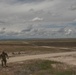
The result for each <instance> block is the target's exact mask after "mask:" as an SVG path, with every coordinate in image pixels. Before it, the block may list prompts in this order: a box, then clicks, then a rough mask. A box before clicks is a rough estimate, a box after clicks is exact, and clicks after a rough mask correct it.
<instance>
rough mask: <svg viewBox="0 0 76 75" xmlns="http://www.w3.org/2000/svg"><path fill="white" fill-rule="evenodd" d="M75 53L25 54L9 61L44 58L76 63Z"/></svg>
mask: <svg viewBox="0 0 76 75" xmlns="http://www.w3.org/2000/svg"><path fill="white" fill-rule="evenodd" d="M73 55H76V51H75V52H74V51H73V52H63V53H50V54H39V55H25V56H18V57H11V58H9V59H8V63H14V62H19V61H25V60H32V59H44V60H54V61H60V62H64V63H67V64H72V65H76V59H75V58H74V57H73Z"/></svg>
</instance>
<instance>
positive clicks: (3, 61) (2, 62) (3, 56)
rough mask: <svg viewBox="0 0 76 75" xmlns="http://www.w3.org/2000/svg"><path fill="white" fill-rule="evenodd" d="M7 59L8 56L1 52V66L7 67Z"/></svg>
mask: <svg viewBox="0 0 76 75" xmlns="http://www.w3.org/2000/svg"><path fill="white" fill-rule="evenodd" d="M7 57H8V54H7V53H5V52H4V51H3V52H2V54H1V55H0V58H1V64H2V66H4V65H5V66H7V65H6V63H7V59H6V58H7Z"/></svg>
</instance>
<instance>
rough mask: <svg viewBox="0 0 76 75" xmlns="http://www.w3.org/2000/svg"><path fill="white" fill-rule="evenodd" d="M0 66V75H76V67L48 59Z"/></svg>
mask: <svg viewBox="0 0 76 75" xmlns="http://www.w3.org/2000/svg"><path fill="white" fill-rule="evenodd" d="M8 65H9V66H8V67H7V68H1V67H0V75H76V67H73V66H69V65H66V64H63V63H60V62H54V61H48V60H30V61H25V62H18V63H11V64H8Z"/></svg>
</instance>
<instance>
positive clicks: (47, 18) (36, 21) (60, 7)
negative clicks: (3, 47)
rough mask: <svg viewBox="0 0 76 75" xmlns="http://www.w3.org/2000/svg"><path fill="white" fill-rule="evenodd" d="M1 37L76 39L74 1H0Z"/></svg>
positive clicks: (75, 6) (75, 7)
mask: <svg viewBox="0 0 76 75" xmlns="http://www.w3.org/2000/svg"><path fill="white" fill-rule="evenodd" d="M2 38H12V39H13V38H76V0H0V39H2Z"/></svg>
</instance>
